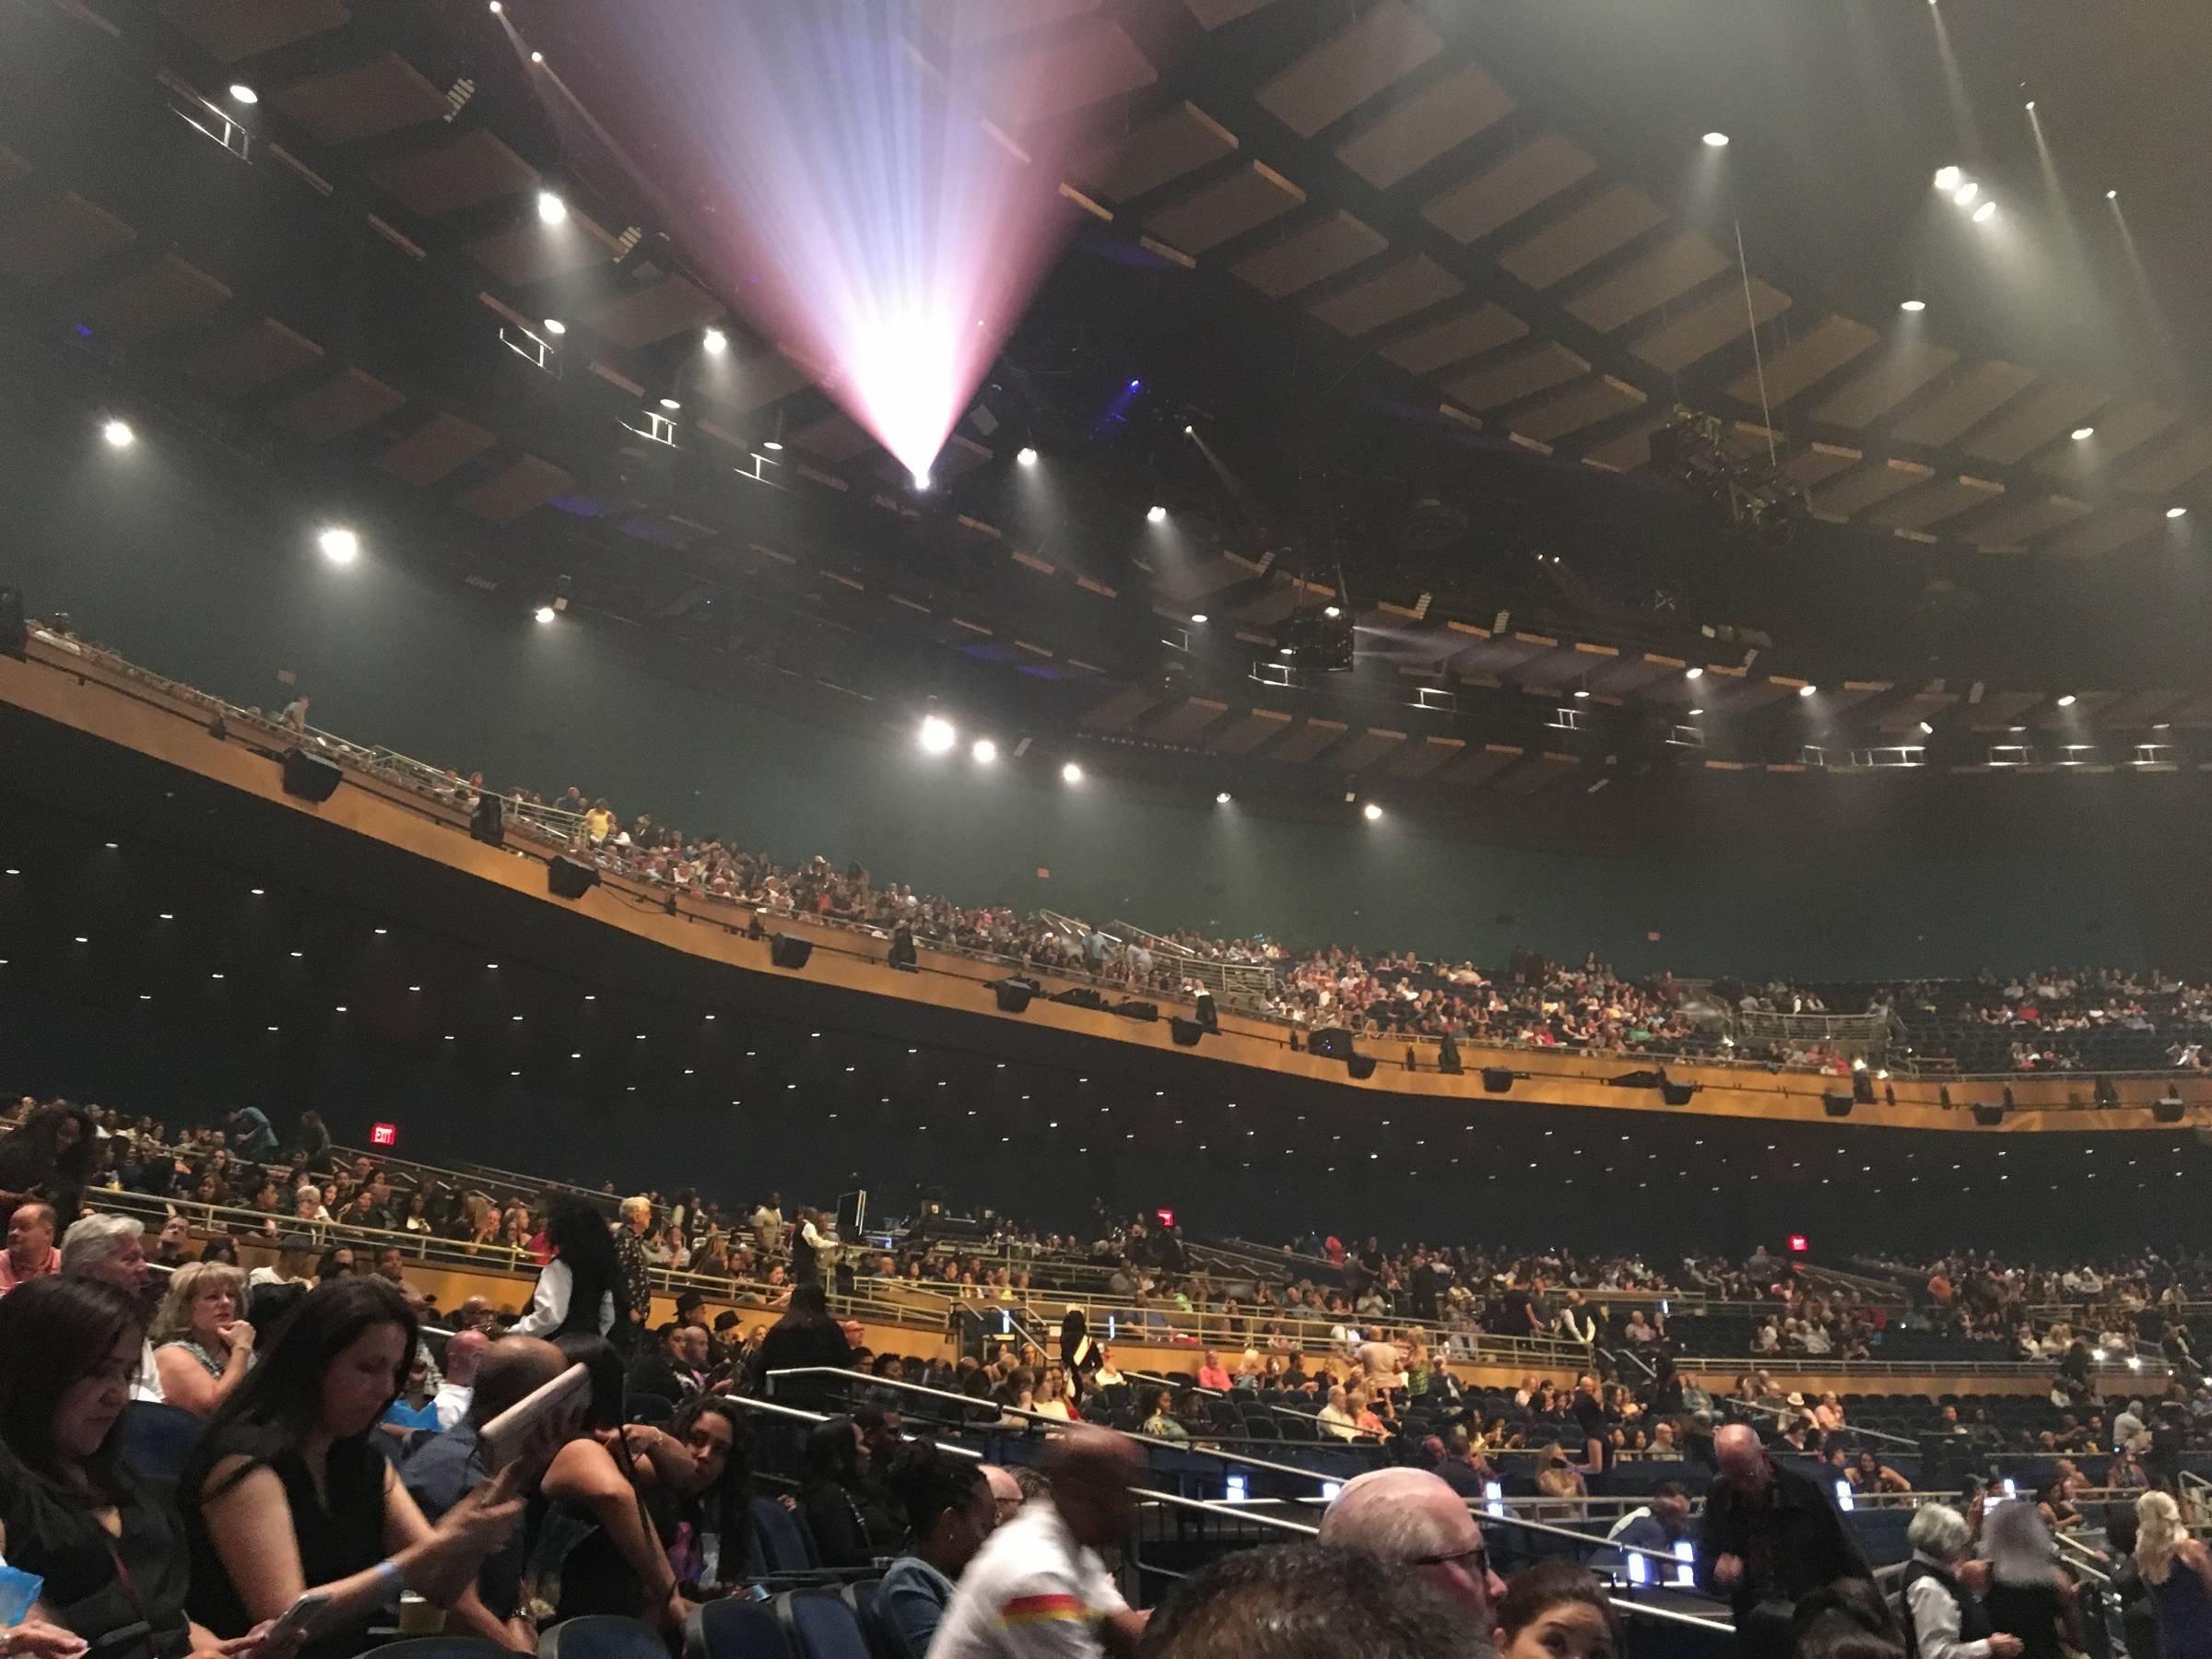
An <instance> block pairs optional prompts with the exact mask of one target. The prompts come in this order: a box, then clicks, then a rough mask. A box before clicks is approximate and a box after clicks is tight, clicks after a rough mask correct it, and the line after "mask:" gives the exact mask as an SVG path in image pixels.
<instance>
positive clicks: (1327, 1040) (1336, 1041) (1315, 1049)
mask: <svg viewBox="0 0 2212 1659" xmlns="http://www.w3.org/2000/svg"><path fill="white" fill-rule="evenodd" d="M1306 1049H1307V1052H1308V1053H1315V1054H1319V1055H1320V1056H1321V1057H1322V1058H1323V1059H1324V1060H1344V1059H1348V1058H1349V1057H1350V1056H1351V1053H1352V1034H1351V1033H1350V1032H1349V1031H1347V1030H1345V1029H1344V1028H1343V1027H1342V1026H1324V1027H1322V1028H1321V1030H1318V1031H1315V1032H1314V1033H1313V1034H1312V1036H1310V1037H1308V1038H1307V1039H1306Z"/></svg>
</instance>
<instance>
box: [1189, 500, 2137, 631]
mask: <svg viewBox="0 0 2212 1659" xmlns="http://www.w3.org/2000/svg"><path fill="white" fill-rule="evenodd" d="M2169 516H2171V515H2169ZM1191 621H1192V623H1193V624H1194V625H1197V626H1203V625H1204V623H1205V621H1206V613H1205V612H1204V611H1193V612H1192V613H1191Z"/></svg>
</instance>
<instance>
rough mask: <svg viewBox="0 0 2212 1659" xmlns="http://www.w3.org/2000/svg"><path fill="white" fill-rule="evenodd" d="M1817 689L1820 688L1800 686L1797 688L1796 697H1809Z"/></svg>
mask: <svg viewBox="0 0 2212 1659" xmlns="http://www.w3.org/2000/svg"><path fill="white" fill-rule="evenodd" d="M1819 689H1820V688H1819V687H1818V686H1800V687H1798V688H1797V695H1798V696H1800V697H1810V696H1811V695H1812V694H1813V693H1814V692H1816V691H1818V690H1819Z"/></svg>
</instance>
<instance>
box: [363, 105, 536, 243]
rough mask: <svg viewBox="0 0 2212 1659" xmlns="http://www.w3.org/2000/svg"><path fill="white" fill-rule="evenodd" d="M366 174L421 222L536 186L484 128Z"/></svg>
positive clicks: (531, 173)
mask: <svg viewBox="0 0 2212 1659" xmlns="http://www.w3.org/2000/svg"><path fill="white" fill-rule="evenodd" d="M366 171H368V174H369V177H370V180H371V182H373V183H374V184H375V185H376V186H377V188H378V189H380V190H382V191H383V192H384V193H385V194H388V195H390V196H392V197H394V199H395V200H397V201H398V202H399V203H400V204H401V206H405V207H406V210H407V211H408V212H409V213H412V214H415V215H417V216H418V217H420V218H437V217H438V216H439V215H440V214H441V213H457V212H459V211H460V210H461V209H462V208H464V207H474V206H477V205H478V204H479V203H483V202H495V201H497V200H499V198H500V197H501V196H508V195H514V194H519V193H520V192H522V191H524V190H529V189H532V188H534V187H535V185H536V183H537V182H538V172H537V169H535V167H532V166H531V165H530V163H529V162H527V161H525V160H524V159H522V158H521V157H520V156H518V155H516V154H515V153H514V152H513V151H512V150H511V149H509V148H508V147H507V146H506V145H504V144H503V143H501V142H500V138H499V135H497V134H495V133H493V132H492V131H491V130H490V129H489V128H488V127H468V128H465V130H463V131H462V132H459V133H456V134H454V135H453V136H452V137H451V138H449V139H448V140H447V141H446V142H445V143H443V144H433V145H429V146H426V147H423V148H421V149H413V150H407V151H406V152H404V153H403V154H400V155H396V156H388V157H386V158H385V159H382V161H378V162H375V163H372V164H371V166H370V167H369V168H368V169H367V170H366ZM547 240H552V241H560V240H562V239H560V238H559V237H555V238H550V239H547Z"/></svg>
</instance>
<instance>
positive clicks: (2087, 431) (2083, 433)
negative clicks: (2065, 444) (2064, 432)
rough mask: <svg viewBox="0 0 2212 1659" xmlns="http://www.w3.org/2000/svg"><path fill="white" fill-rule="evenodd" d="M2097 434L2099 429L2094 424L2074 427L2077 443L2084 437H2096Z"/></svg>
mask: <svg viewBox="0 0 2212 1659" xmlns="http://www.w3.org/2000/svg"><path fill="white" fill-rule="evenodd" d="M2096 436H2097V429H2096V428H2095V427H2093V426H2089V427H2076V428H2075V429H2074V441H2075V442H2077V443H2079V442H2081V441H2083V440H2084V439H2088V438H2094V437H2096Z"/></svg>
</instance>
